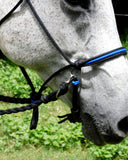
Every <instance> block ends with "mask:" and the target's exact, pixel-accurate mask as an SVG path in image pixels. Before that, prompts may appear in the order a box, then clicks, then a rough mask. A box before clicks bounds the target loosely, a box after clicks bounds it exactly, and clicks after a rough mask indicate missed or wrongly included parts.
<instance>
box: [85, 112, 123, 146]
mask: <svg viewBox="0 0 128 160" xmlns="http://www.w3.org/2000/svg"><path fill="white" fill-rule="evenodd" d="M85 117H86V118H84V122H83V123H82V128H83V134H84V136H85V137H86V138H88V139H89V140H90V141H92V142H93V143H94V144H95V145H98V146H103V145H105V144H117V143H120V142H121V141H122V140H123V139H124V137H122V136H119V135H117V134H114V132H113V131H112V129H111V127H110V126H108V125H106V129H103V130H102V129H101V128H102V127H100V126H99V125H98V124H99V123H98V124H97V123H96V121H95V120H94V119H93V117H91V116H90V115H89V114H86V116H85ZM108 131H109V132H108Z"/></svg>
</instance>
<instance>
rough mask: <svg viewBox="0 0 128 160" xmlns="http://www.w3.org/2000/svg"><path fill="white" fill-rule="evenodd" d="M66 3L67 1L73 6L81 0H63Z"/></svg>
mask: <svg viewBox="0 0 128 160" xmlns="http://www.w3.org/2000/svg"><path fill="white" fill-rule="evenodd" d="M65 1H66V2H67V3H69V4H70V5H73V6H77V5H80V4H81V1H80V0H65Z"/></svg>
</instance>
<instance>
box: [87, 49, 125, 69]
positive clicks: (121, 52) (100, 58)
mask: <svg viewBox="0 0 128 160" xmlns="http://www.w3.org/2000/svg"><path fill="white" fill-rule="evenodd" d="M126 54H127V50H126V48H124V47H121V48H118V49H116V50H112V51H110V52H107V53H104V54H102V55H100V56H97V57H95V58H92V59H89V60H88V61H87V62H85V66H87V65H93V64H96V63H99V62H103V61H106V60H109V59H112V58H116V57H118V56H121V55H126Z"/></svg>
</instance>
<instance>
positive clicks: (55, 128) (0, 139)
mask: <svg viewBox="0 0 128 160" xmlns="http://www.w3.org/2000/svg"><path fill="white" fill-rule="evenodd" d="M122 39H123V38H122ZM127 39H128V38H127V37H126V39H125V42H124V39H123V45H124V46H125V47H126V48H127V45H126V44H127ZM27 72H28V74H29V75H30V77H31V79H32V81H33V83H34V86H35V87H36V88H37V90H38V89H39V87H40V86H41V84H42V81H41V79H40V78H39V77H38V75H37V74H36V73H35V72H34V71H30V70H28V69H27ZM30 92H31V90H30V87H29V86H28V85H27V82H26V80H25V79H24V77H23V75H22V73H21V71H20V69H19V68H18V67H17V66H15V65H14V64H13V63H11V62H10V61H9V60H0V94H4V95H9V96H16V97H29V94H30ZM49 92H50V89H47V90H46V93H49ZM0 106H1V109H7V108H13V107H18V106H20V105H15V104H8V103H3V102H1V103H0ZM67 112H69V108H68V107H67V106H66V105H65V104H63V103H62V102H60V101H59V100H58V101H57V102H54V103H53V102H51V103H49V104H47V105H41V106H40V119H39V124H38V127H37V129H36V130H32V131H31V130H29V125H30V120H31V113H32V112H31V111H27V112H24V113H18V114H12V115H4V116H0V150H1V151H4V152H14V151H16V150H21V149H22V148H23V147H27V146H28V145H30V144H31V145H33V146H34V147H36V148H39V147H40V146H45V147H47V148H54V149H57V150H68V149H70V148H77V149H80V150H86V151H88V152H89V153H91V154H92V155H93V158H94V157H95V159H98V160H100V159H101V160H104V159H108V160H109V159H120V160H121V159H127V158H128V139H125V140H124V141H123V142H122V143H120V144H117V145H106V146H103V147H97V146H95V145H94V144H92V143H91V142H89V141H88V140H86V139H84V137H83V135H82V132H81V124H79V123H76V124H70V123H68V122H66V123H64V124H58V119H57V118H56V117H57V115H59V114H60V115H62V114H66V113H67Z"/></svg>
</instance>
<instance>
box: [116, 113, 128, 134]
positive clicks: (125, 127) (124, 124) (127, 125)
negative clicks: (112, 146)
mask: <svg viewBox="0 0 128 160" xmlns="http://www.w3.org/2000/svg"><path fill="white" fill-rule="evenodd" d="M118 128H119V130H121V131H123V132H124V133H125V134H128V116H127V117H125V118H123V119H122V120H121V121H120V122H119V123H118Z"/></svg>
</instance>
